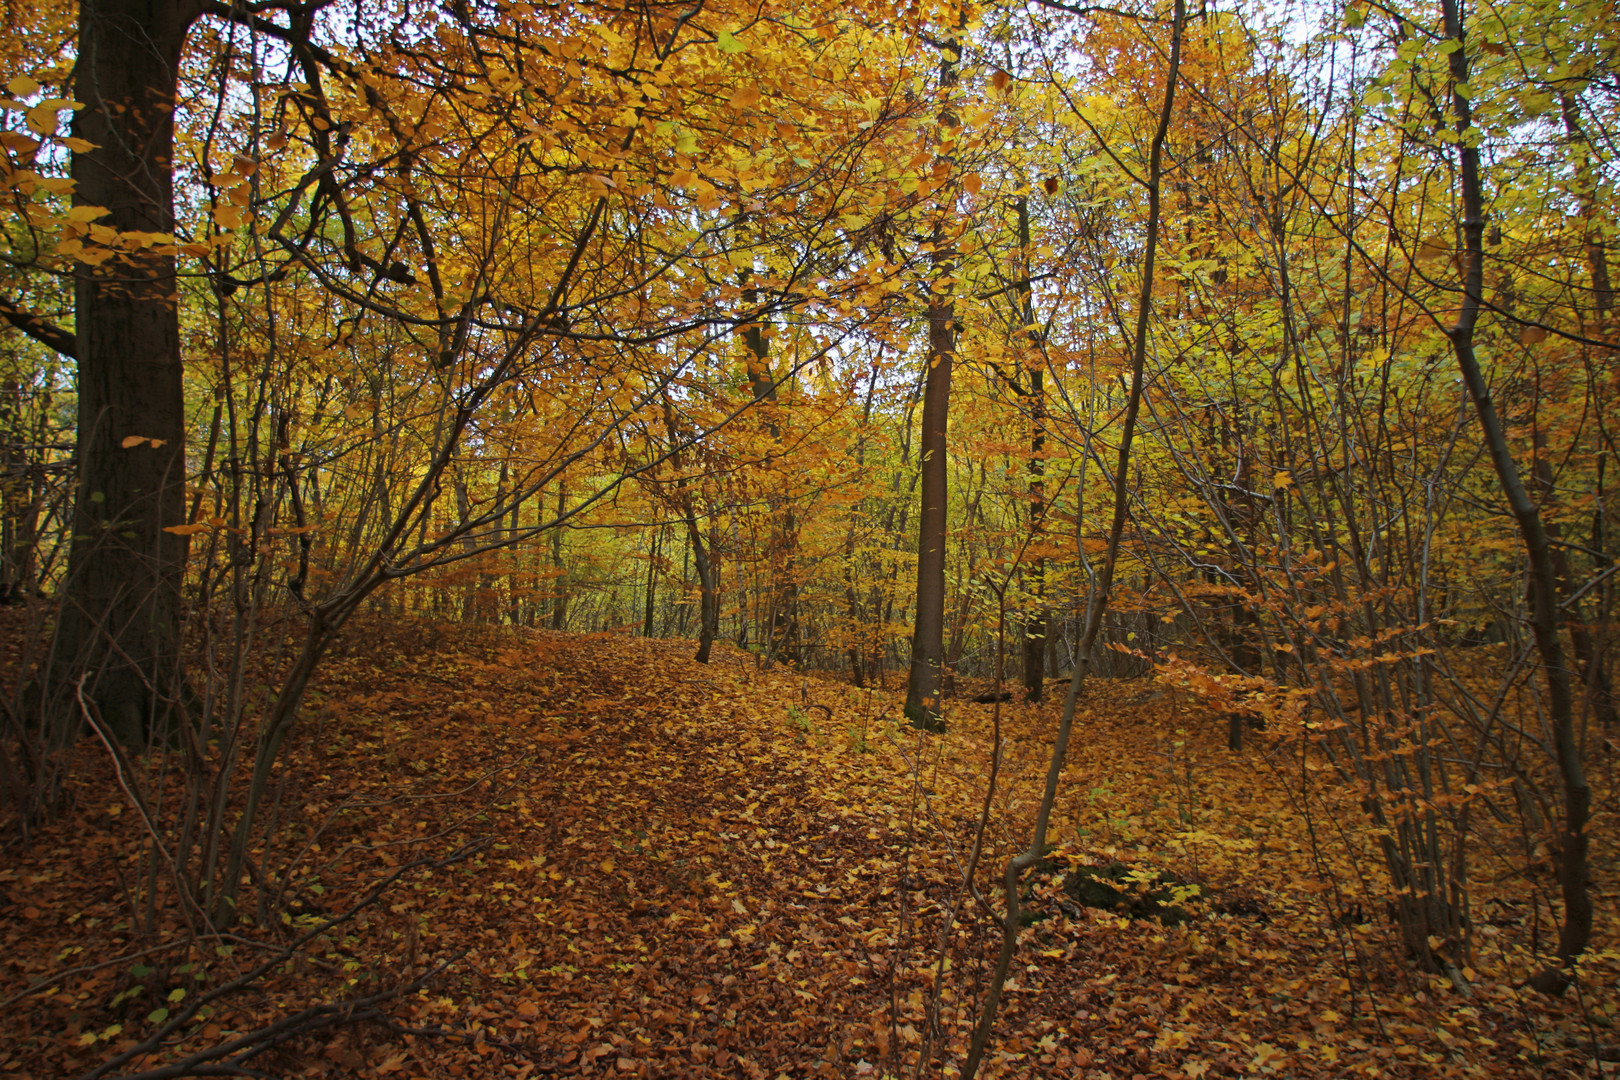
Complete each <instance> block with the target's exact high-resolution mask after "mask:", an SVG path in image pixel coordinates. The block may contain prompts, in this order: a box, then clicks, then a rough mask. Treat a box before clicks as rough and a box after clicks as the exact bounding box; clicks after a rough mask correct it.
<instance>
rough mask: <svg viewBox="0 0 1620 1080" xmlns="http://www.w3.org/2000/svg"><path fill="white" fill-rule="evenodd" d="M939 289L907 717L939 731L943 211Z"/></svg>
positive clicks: (938, 234) (945, 396)
mask: <svg viewBox="0 0 1620 1080" xmlns="http://www.w3.org/2000/svg"><path fill="white" fill-rule="evenodd" d="M961 51H962V49H961V44H960V42H958V41H957V39H956V38H955V37H952V38H951V39H950V40H949V41H947V42H946V43H945V45H944V48H943V52H944V56H943V57H942V58H941V59H940V64H939V84H940V92H941V94H942V95H943V96H944V98H945V104H944V105H943V107H942V108H941V109H940V114H939V124H940V127H942V128H952V127H955V126H956V116H955V113H954V112H953V110H952V105H951V95H952V94H954V93H955V91H956V83H957V72H956V64H957V61H958V59H959V58H960V56H961ZM935 215H936V216H935V220H934V229H933V240H934V252H933V254H932V255H931V256H930V259H931V261H932V264H933V269H934V288H933V291H931V292H930V293H929V297H928V374H927V376H926V378H925V382H924V386H923V408H922V438H921V442H920V445H919V447H918V456H919V461H918V468H919V470H920V472H921V480H922V484H921V487H922V508H921V512H920V513H919V515H918V518H917V612H916V618H915V620H914V622H913V623H912V633H911V675H910V680H909V681H908V683H907V685H906V719H908V720H909V721H911V724H912V726H913V727H918V728H925V729H928V730H937V729H938V728H939V726H940V724H939V695H940V678H941V674H942V668H943V665H944V659H945V641H944V637H945V538H946V534H947V531H948V516H949V515H948V506H947V499H948V496H949V491H948V488H949V468H948V462H947V460H946V449H947V441H946V428H947V425H948V423H949V418H950V407H951V366H952V364H953V363H954V362H955V359H956V304H955V302H954V301H953V300H952V299H951V291H950V290H951V286H950V285H949V284H948V283H949V281H950V278H951V273H952V271H953V270H954V268H955V259H954V256H953V253H952V252H951V251H949V250H948V248H949V244H950V241H948V240H947V238H946V228H947V222H946V216H947V215H946V207H945V205H944V204H943V203H942V204H941V205H940V206H938V207H937V208H936V210H935Z"/></svg>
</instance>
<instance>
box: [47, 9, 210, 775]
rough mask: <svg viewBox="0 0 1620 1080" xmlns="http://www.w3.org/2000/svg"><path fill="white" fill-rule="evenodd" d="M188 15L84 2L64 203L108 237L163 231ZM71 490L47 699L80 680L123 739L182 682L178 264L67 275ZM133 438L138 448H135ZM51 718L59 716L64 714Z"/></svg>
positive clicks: (144, 260)
mask: <svg viewBox="0 0 1620 1080" xmlns="http://www.w3.org/2000/svg"><path fill="white" fill-rule="evenodd" d="M194 17H195V10H194V9H193V8H192V7H191V6H190V5H186V4H180V3H176V2H174V0H85V2H84V3H83V4H82V5H81V6H80V11H79V56H78V67H77V74H76V76H75V84H74V92H75V94H76V95H77V97H78V99H79V100H81V101H83V102H84V106H85V107H84V108H83V109H82V110H81V111H80V112H79V113H77V114H76V115H75V117H74V120H73V134H74V135H75V136H76V137H78V138H80V139H84V140H86V141H87V142H89V143H91V144H93V148H92V149H89V150H84V151H79V152H75V153H74V154H73V159H72V165H71V169H72V176H73V180H74V183H75V190H74V196H73V201H74V204H75V205H78V206H95V207H102V208H105V209H106V210H107V211H108V213H107V214H106V215H105V216H104V217H102V218H101V219H100V223H101V224H104V225H107V226H110V227H112V228H114V229H118V230H120V231H135V232H147V233H163V234H170V235H172V234H173V231H174V180H173V153H174V114H173V110H174V105H175V94H176V89H177V86H178V77H179V64H180V53H181V49H182V48H183V46H184V44H185V39H186V32H187V29H188V28H189V26H190V23H191V21H192V19H193V18H194ZM74 285H75V288H74V293H75V322H76V325H75V338H76V341H75V349H76V352H77V358H78V391H79V416H78V466H79V468H78V489H77V497H76V499H75V504H74V511H73V542H72V550H71V553H70V556H69V562H68V576H67V580H66V584H65V590H64V598H63V605H62V614H61V622H60V626H59V631H58V638H57V651H56V663H55V664H54V665H53V668H52V671H51V675H50V678H49V685H50V687H51V689H52V690H54V691H56V692H57V694H56V697H57V698H58V699H60V698H62V697H70V696H71V695H64V694H61V693H60V691H61V690H63V689H65V688H66V687H69V686H72V685H76V684H77V683H78V682H79V681H80V680H83V682H84V694H85V698H86V700H87V701H88V702H89V703H90V704H91V706H92V707H93V708H94V709H95V710H96V711H97V712H98V713H99V714H100V720H101V722H102V723H103V724H104V725H106V727H107V728H108V729H109V730H110V731H112V732H114V733H115V734H116V735H117V737H118V738H119V739H120V740H121V741H123V742H125V743H126V744H129V745H137V744H139V743H141V742H143V741H145V740H146V739H147V738H149V737H150V736H151V735H152V733H153V731H154V729H155V728H158V727H161V726H162V725H163V724H164V723H166V721H167V718H168V717H169V716H170V714H171V713H172V710H173V707H174V705H175V703H176V700H177V695H178V691H179V688H180V679H179V655H178V647H179V646H178V637H179V633H178V624H179V620H180V606H181V605H180V587H181V579H182V575H183V572H184V567H185V560H186V552H187V541H186V538H185V537H184V536H181V535H177V534H175V533H169V532H164V531H163V530H164V528H165V527H167V526H173V525H181V524H184V521H185V517H184V515H185V504H184V492H185V480H186V475H185V473H186V468H185V439H186V427H185V397H184V392H183V383H182V369H181V359H180V319H179V294H178V290H177V288H176V277H175V260H174V258H173V257H172V256H168V255H155V254H152V253H151V251H150V250H145V249H143V250H135V251H129V252H124V253H120V254H119V255H117V256H114V257H113V258H111V259H108V260H107V261H105V262H103V263H102V264H101V265H99V266H92V265H90V264H89V263H80V264H79V265H78V268H77V273H76V278H75V283H74ZM135 440H139V441H135ZM54 712H55V714H56V715H58V716H61V717H63V718H64V722H66V718H67V717H69V716H70V712H69V710H68V709H66V708H61V709H55V710H54Z"/></svg>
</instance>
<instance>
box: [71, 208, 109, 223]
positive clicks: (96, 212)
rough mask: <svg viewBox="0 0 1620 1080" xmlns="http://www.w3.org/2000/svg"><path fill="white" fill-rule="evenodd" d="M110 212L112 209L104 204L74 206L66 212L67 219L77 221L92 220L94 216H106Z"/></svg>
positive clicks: (94, 218)
mask: <svg viewBox="0 0 1620 1080" xmlns="http://www.w3.org/2000/svg"><path fill="white" fill-rule="evenodd" d="M110 213H112V211H111V210H108V209H107V208H106V207H104V206H75V207H73V208H72V209H71V210H69V211H68V212H67V219H68V220H69V221H77V222H86V221H94V220H96V218H99V217H106V216H107V215H108V214H110Z"/></svg>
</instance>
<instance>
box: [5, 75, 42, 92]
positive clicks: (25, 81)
mask: <svg viewBox="0 0 1620 1080" xmlns="http://www.w3.org/2000/svg"><path fill="white" fill-rule="evenodd" d="M6 89H7V90H8V91H10V93H11V96H12V97H27V96H28V95H29V94H32V93H34V92H35V91H36V90H38V89H39V83H37V82H35V81H34V80H33V79H30V78H29V77H28V76H27V75H19V76H17V77H16V78H15V79H12V80H11V81H10V82H8V83H6Z"/></svg>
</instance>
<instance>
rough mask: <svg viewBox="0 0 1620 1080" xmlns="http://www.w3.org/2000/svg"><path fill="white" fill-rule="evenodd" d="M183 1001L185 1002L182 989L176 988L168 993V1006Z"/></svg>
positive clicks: (184, 994) (184, 993) (183, 989)
mask: <svg viewBox="0 0 1620 1080" xmlns="http://www.w3.org/2000/svg"><path fill="white" fill-rule="evenodd" d="M184 1000H186V991H185V988H184V987H180V986H177V987H175V988H174V989H173V990H170V991H169V1004H170V1005H177V1004H179V1003H180V1002H182V1001H184Z"/></svg>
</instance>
